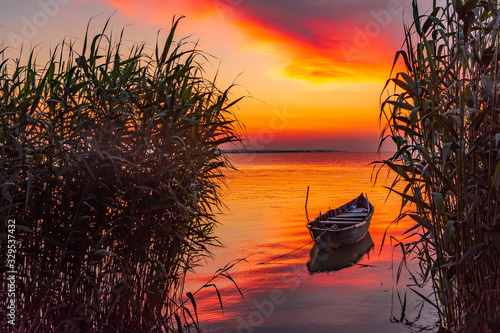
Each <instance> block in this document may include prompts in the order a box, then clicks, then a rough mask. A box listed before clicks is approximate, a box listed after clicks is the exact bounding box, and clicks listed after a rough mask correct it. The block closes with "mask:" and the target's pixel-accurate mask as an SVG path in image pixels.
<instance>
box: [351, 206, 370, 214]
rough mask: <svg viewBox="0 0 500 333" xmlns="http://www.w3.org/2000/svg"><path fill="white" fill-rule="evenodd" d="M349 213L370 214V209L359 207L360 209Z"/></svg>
mask: <svg viewBox="0 0 500 333" xmlns="http://www.w3.org/2000/svg"><path fill="white" fill-rule="evenodd" d="M349 212H353V213H368V209H366V208H363V207H359V208H356V209H353V210H350V211H349Z"/></svg>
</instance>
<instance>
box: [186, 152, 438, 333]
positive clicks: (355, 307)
mask: <svg viewBox="0 0 500 333" xmlns="http://www.w3.org/2000/svg"><path fill="white" fill-rule="evenodd" d="M229 156H230V159H231V160H232V162H233V163H234V165H235V166H236V167H237V168H238V171H236V172H231V173H230V179H229V180H228V182H227V186H228V189H227V190H226V191H225V195H224V203H225V204H226V205H227V209H225V210H224V213H223V214H221V215H220V216H219V221H220V222H221V225H220V226H219V227H218V228H217V230H216V232H215V233H216V235H217V236H218V237H220V239H221V241H222V242H223V244H224V246H225V247H224V248H220V249H216V250H215V251H214V258H213V260H209V262H208V263H207V264H206V265H204V266H203V267H199V268H198V269H197V270H196V274H190V275H189V276H188V280H187V285H186V291H192V292H195V291H196V290H197V289H198V288H199V287H201V286H202V285H203V284H204V283H206V282H207V281H208V280H209V279H210V277H211V276H212V275H213V274H214V273H215V272H216V271H217V269H219V268H222V267H224V266H225V265H226V264H227V263H228V262H230V261H231V260H235V259H242V258H246V261H244V262H240V263H239V264H237V265H236V266H234V267H233V268H232V269H231V270H230V271H229V273H230V276H231V277H232V278H233V279H234V281H235V282H236V283H237V284H238V286H239V288H240V289H241V292H242V293H243V297H244V299H243V298H242V296H241V295H240V294H239V292H238V290H237V289H236V287H235V286H234V284H233V282H232V281H230V280H229V279H228V278H225V277H219V278H218V279H217V280H216V281H215V282H214V283H215V284H216V286H217V288H218V290H219V292H220V295H221V299H222V305H223V310H222V309H221V305H220V304H219V299H218V296H217V293H216V290H215V288H214V287H209V288H205V289H203V290H202V291H200V292H198V293H196V294H195V299H196V302H197V308H198V309H197V310H198V316H199V320H200V323H201V328H202V331H203V332H214V333H218V332H245V333H247V332H366V333H368V332H370V333H372V332H384V333H385V332H388V333H390V332H412V331H421V330H422V329H429V328H430V329H432V328H433V326H434V322H435V318H436V317H435V315H436V314H435V312H434V311H433V309H431V308H430V307H428V306H424V307H423V308H422V306H421V304H422V301H421V300H420V299H419V297H418V296H416V295H415V294H413V293H412V292H411V291H410V290H407V288H406V285H407V284H410V283H411V281H410V280H409V279H408V276H407V275H405V276H403V277H402V279H401V280H400V281H399V284H398V285H395V274H396V272H397V268H398V265H399V259H400V253H399V251H393V247H392V246H391V243H390V239H389V237H387V239H386V243H385V245H384V247H383V249H382V251H381V252H380V250H381V249H380V246H381V243H382V238H383V234H384V231H385V230H386V228H387V226H388V224H389V223H390V222H391V221H392V220H393V219H394V218H395V217H396V216H397V213H398V211H399V205H400V199H399V198H398V197H396V196H391V197H389V199H387V201H386V197H387V194H388V191H387V190H386V189H384V188H383V186H388V185H389V184H390V180H386V173H383V174H381V176H380V180H379V182H378V183H377V185H376V186H375V187H374V186H373V182H372V166H368V164H369V163H370V162H371V161H373V160H375V159H378V158H379V157H377V156H376V155H375V154H361V153H285V154H231V155H229ZM307 186H309V187H310V193H309V202H308V214H309V219H313V218H314V217H316V216H317V215H318V214H319V212H320V211H322V212H324V211H326V210H327V209H328V207H329V206H331V207H332V208H333V207H336V206H339V205H341V204H343V203H345V202H347V201H349V200H350V199H352V198H354V197H356V196H357V195H359V194H360V193H361V192H363V193H367V194H368V198H369V200H370V201H371V202H372V204H373V205H374V206H375V214H374V216H373V219H372V223H371V226H370V230H369V235H367V236H366V237H365V238H364V239H362V240H361V241H360V242H359V243H358V244H354V245H352V246H350V247H348V248H344V249H340V250H337V251H335V252H333V253H323V252H318V251H317V249H316V248H315V247H314V246H313V244H310V242H311V238H310V235H309V233H308V231H307V229H306V227H305V225H306V222H307V217H306V212H305V208H304V203H305V198H306V189H307ZM411 225H412V223H411V222H410V221H404V222H403V223H402V224H400V225H399V226H398V227H394V228H391V229H389V232H388V234H389V235H392V236H394V237H396V238H398V239H400V238H401V235H402V232H403V231H404V230H406V229H407V228H408V227H409V226H411ZM393 245H394V242H393ZM379 252H380V254H379ZM393 268H394V269H393ZM420 292H422V293H424V294H426V295H428V294H429V293H430V290H429V289H427V290H421V291H420ZM405 295H406V296H405ZM401 303H406V306H405V307H402V306H401ZM419 314H420V316H419ZM417 319H418V320H417ZM400 322H403V323H400Z"/></svg>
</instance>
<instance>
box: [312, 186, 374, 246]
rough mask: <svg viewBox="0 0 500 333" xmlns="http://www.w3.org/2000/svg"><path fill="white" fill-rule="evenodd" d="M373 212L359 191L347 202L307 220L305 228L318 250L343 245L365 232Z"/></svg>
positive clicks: (357, 238) (358, 237)
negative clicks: (311, 219)
mask: <svg viewBox="0 0 500 333" xmlns="http://www.w3.org/2000/svg"><path fill="white" fill-rule="evenodd" d="M373 212H374V207H373V205H372V204H371V203H370V202H369V201H368V198H366V197H365V196H364V195H363V193H361V194H360V195H359V196H358V197H357V198H355V199H353V200H351V201H349V202H348V203H346V204H344V205H342V206H340V207H338V208H335V209H331V210H329V211H327V212H326V213H324V214H321V215H320V216H318V217H317V218H315V219H314V220H313V221H311V222H308V223H307V229H309V233H310V234H311V237H312V239H313V240H314V242H315V243H316V246H317V247H318V249H320V250H326V249H328V248H337V247H341V246H345V245H348V244H352V243H354V242H356V241H358V240H359V239H361V238H362V237H363V236H364V235H365V234H366V232H367V231H368V228H369V227H370V222H371V219H372V216H373Z"/></svg>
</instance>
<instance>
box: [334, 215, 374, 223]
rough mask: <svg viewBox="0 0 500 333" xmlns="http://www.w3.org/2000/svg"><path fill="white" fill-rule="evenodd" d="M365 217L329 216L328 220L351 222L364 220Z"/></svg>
mask: <svg viewBox="0 0 500 333" xmlns="http://www.w3.org/2000/svg"><path fill="white" fill-rule="evenodd" d="M364 220H365V219H364V218H362V217H356V218H349V217H343V216H336V217H330V218H328V221H351V222H354V223H356V222H361V221H364Z"/></svg>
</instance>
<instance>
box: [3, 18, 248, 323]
mask: <svg viewBox="0 0 500 333" xmlns="http://www.w3.org/2000/svg"><path fill="white" fill-rule="evenodd" d="M179 20H180V18H177V19H175V18H174V21H173V23H172V28H171V30H170V31H169V32H167V35H166V37H163V36H161V34H160V32H159V33H158V36H157V42H156V45H153V48H151V47H148V45H146V44H144V43H128V42H127V43H126V42H124V40H123V33H124V32H123V31H121V33H120V34H118V35H114V34H113V33H112V32H109V31H108V29H107V26H108V23H106V25H105V26H104V29H103V30H102V32H101V33H99V34H97V35H95V36H89V35H88V34H89V27H87V33H86V35H85V38H83V39H82V40H76V39H75V40H73V39H67V40H64V41H63V42H61V43H60V44H59V45H57V46H56V47H55V48H53V49H52V50H51V54H50V57H49V60H48V61H47V62H46V63H43V64H41V65H40V64H39V63H38V61H37V54H38V53H39V50H38V48H33V49H31V50H29V51H28V56H29V59H27V61H26V62H22V61H21V60H20V59H22V58H23V57H22V54H21V55H19V58H17V59H14V58H6V56H5V51H6V49H0V59H1V61H0V155H1V158H0V167H1V169H2V174H1V175H0V177H1V178H0V186H1V189H0V191H1V196H0V204H1V205H0V216H1V225H2V226H3V227H2V228H3V229H2V230H3V231H1V234H0V238H1V242H2V248H6V246H5V247H4V244H7V236H8V235H7V233H6V232H4V231H5V230H7V223H9V232H10V230H12V234H15V239H16V240H17V245H16V246H17V247H16V251H17V252H16V257H15V258H16V260H13V261H12V262H11V261H9V262H11V263H12V265H11V266H10V269H9V270H10V271H16V273H15V277H14V275H12V274H11V275H12V276H13V277H14V278H15V281H14V282H13V283H12V281H11V282H9V281H7V280H6V278H5V277H6V273H7V270H8V269H7V265H2V267H0V273H1V276H2V277H3V278H2V281H1V298H0V308H1V309H2V311H1V313H2V315H1V317H2V323H1V326H0V331H2V332H4V331H5V332H11V331H15V332H23V333H26V332H71V333H75V332H160V331H161V332H182V331H186V329H189V328H190V327H191V328H193V329H194V328H196V329H197V330H199V328H198V327H197V314H196V304H195V301H194V298H193V294H190V293H188V294H187V298H186V295H184V292H183V287H184V279H185V275H186V272H188V271H190V270H192V269H193V268H194V267H196V266H197V265H198V264H199V263H200V261H201V260H202V259H203V258H206V257H207V256H209V255H210V251H209V249H210V247H212V246H219V245H220V242H219V241H218V239H217V238H216V237H215V236H214V235H213V229H214V226H215V225H216V223H217V221H216V216H215V215H214V213H213V211H214V210H216V209H217V207H219V206H220V205H222V203H221V202H220V199H219V187H220V186H221V185H222V183H223V181H224V175H223V170H224V169H228V168H232V166H231V165H230V163H229V161H227V159H226V158H225V157H224V156H223V155H221V154H220V146H221V145H223V144H228V143H231V142H234V143H236V142H239V141H240V138H239V136H238V134H237V130H239V129H240V124H239V122H238V121H237V120H236V118H235V116H234V114H233V112H232V107H233V106H234V105H235V104H236V103H238V101H239V100H240V99H241V98H240V99H236V100H232V99H230V98H229V95H230V90H231V88H232V86H230V87H229V88H227V89H226V90H220V89H218V88H217V87H216V85H215V79H207V78H205V77H204V75H205V72H204V70H203V67H202V65H203V63H204V62H205V61H206V60H207V59H208V55H206V54H204V53H203V52H201V51H199V50H197V45H196V43H190V42H188V41H186V40H180V41H178V42H176V41H174V33H175V30H176V27H177V25H178V23H179ZM89 25H90V22H89ZM13 223H15V226H14V225H13ZM11 225H12V226H11ZM11 227H12V228H11ZM11 236H13V235H10V234H9V240H11ZM9 244H10V242H9ZM9 254H10V251H9ZM4 259H5V260H4ZM2 262H7V251H3V253H2ZM229 267H230V265H228V266H227V267H226V268H227V269H229ZM216 275H222V276H225V277H227V278H228V279H230V280H231V277H230V276H229V275H228V274H227V272H226V270H225V269H221V270H219V271H218V272H217V274H216ZM8 285H11V286H15V292H14V293H13V294H12V295H13V296H12V297H14V301H15V310H14V314H15V315H14V317H15V318H14V319H12V324H13V325H11V324H9V323H10V320H9V323H8V321H7V318H4V317H5V316H4V314H7V313H8V311H10V310H8V306H10V305H8V304H7V302H9V301H8V300H9V298H11V299H12V297H11V296H9V297H7V294H6V291H7V290H9V288H8ZM212 286H213V285H212ZM206 287H209V286H206ZM9 295H11V294H10V293H9ZM187 300H189V301H190V302H191V303H190V304H191V305H192V306H193V308H194V312H190V311H189V309H188V307H187V304H186V302H187ZM9 304H10V303H9ZM188 304H189V303H188ZM9 313H10V312H9Z"/></svg>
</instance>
